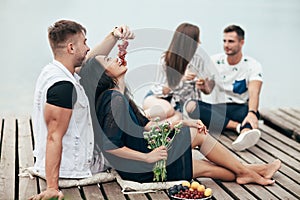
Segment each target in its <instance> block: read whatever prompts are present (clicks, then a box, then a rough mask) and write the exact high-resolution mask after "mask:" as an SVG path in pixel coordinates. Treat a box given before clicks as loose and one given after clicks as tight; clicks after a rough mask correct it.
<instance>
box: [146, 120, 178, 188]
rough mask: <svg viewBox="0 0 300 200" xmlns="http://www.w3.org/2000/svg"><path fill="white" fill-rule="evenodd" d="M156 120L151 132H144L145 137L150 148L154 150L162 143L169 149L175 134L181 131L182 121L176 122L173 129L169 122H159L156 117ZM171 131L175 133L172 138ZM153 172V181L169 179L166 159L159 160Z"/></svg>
mask: <svg viewBox="0 0 300 200" xmlns="http://www.w3.org/2000/svg"><path fill="white" fill-rule="evenodd" d="M155 122H156V124H155V125H154V126H152V128H151V130H150V131H149V132H144V138H145V140H147V141H148V149H151V150H153V149H155V148H157V147H160V146H162V145H163V146H165V147H167V149H169V147H170V145H171V143H172V141H173V140H174V138H175V136H176V135H177V134H178V133H179V132H180V128H181V127H182V123H179V124H176V125H175V126H174V128H173V129H172V128H171V124H170V123H169V122H164V123H161V124H159V123H158V122H159V118H156V119H155ZM171 133H172V134H173V133H174V134H173V137H172V138H170V134H171ZM153 173H154V178H153V181H162V182H163V181H165V180H166V179H167V170H166V160H159V161H157V162H156V163H155V165H154V168H153Z"/></svg>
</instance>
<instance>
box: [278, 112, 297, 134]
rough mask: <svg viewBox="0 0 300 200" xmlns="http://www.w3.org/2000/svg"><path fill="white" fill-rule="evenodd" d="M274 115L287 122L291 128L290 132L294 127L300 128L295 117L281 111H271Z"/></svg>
mask: <svg viewBox="0 0 300 200" xmlns="http://www.w3.org/2000/svg"><path fill="white" fill-rule="evenodd" d="M272 112H273V113H274V114H275V115H277V116H278V117H280V118H281V119H283V120H284V121H288V122H289V123H290V124H292V125H293V126H291V127H290V129H291V130H293V129H294V128H295V127H298V128H299V127H300V124H299V120H298V119H295V117H293V116H291V115H289V114H288V113H287V112H284V111H283V110H280V109H279V110H273V111H272Z"/></svg>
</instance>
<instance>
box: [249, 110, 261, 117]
mask: <svg viewBox="0 0 300 200" xmlns="http://www.w3.org/2000/svg"><path fill="white" fill-rule="evenodd" d="M249 112H251V113H253V114H254V115H255V116H256V117H257V119H259V114H258V112H255V111H254V110H249V111H248V113H249Z"/></svg>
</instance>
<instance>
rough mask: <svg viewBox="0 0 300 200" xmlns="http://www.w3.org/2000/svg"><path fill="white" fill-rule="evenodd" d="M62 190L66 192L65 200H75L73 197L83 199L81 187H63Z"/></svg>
mask: <svg viewBox="0 0 300 200" xmlns="http://www.w3.org/2000/svg"><path fill="white" fill-rule="evenodd" d="M61 191H62V192H63V194H64V200H73V199H76V200H77V199H78V200H79V199H82V198H81V195H80V192H79V189H78V188H76V187H72V188H63V189H61Z"/></svg>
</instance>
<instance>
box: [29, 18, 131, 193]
mask: <svg viewBox="0 0 300 200" xmlns="http://www.w3.org/2000/svg"><path fill="white" fill-rule="evenodd" d="M133 37H134V35H133V33H132V32H131V31H130V30H129V29H128V27H127V26H120V27H116V28H114V29H113V31H112V32H111V33H109V35H107V36H106V38H105V39H104V41H103V42H102V43H101V44H100V45H98V46H97V47H96V48H95V49H94V50H93V51H91V52H89V51H90V48H89V47H88V45H87V44H86V40H87V39H86V29H85V28H84V27H83V26H82V25H80V24H78V23H76V22H74V21H69V20H60V21H57V22H56V23H55V24H54V25H53V26H51V27H49V29H48V39H49V43H50V46H51V49H52V52H53V55H54V59H53V61H52V62H51V63H49V64H48V65H47V66H45V67H44V68H43V69H42V72H41V73H40V76H39V77H38V80H37V83H36V88H35V94H34V107H33V115H32V119H33V127H34V135H35V149H34V156H35V157H36V162H35V165H34V169H35V170H36V171H37V172H38V173H39V174H41V175H44V176H45V177H46V182H47V189H46V190H45V191H43V192H41V193H40V194H39V195H36V196H34V197H32V199H51V198H58V199H63V193H62V192H61V191H59V189H58V179H59V177H61V178H85V177H89V176H91V175H92V170H91V168H96V169H97V170H99V171H101V170H104V167H105V166H104V163H103V162H104V159H102V158H103V156H102V155H94V154H93V151H94V131H93V125H92V119H91V114H90V106H89V100H88V98H87V95H86V93H85V90H84V88H83V87H82V85H81V84H80V82H79V80H80V76H79V75H78V74H77V73H76V72H77V71H78V70H77V69H78V68H79V67H80V66H81V65H82V64H83V63H84V61H85V60H86V59H87V58H89V57H92V56H95V55H98V54H101V55H108V54H109V52H110V51H111V50H112V48H113V47H114V45H115V44H116V43H117V41H118V39H130V38H133ZM88 52H89V54H88ZM87 54H88V55H87ZM95 158H96V159H97V160H99V162H98V163H96V165H98V166H96V167H95V166H92V161H93V160H95ZM93 165H95V163H93Z"/></svg>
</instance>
